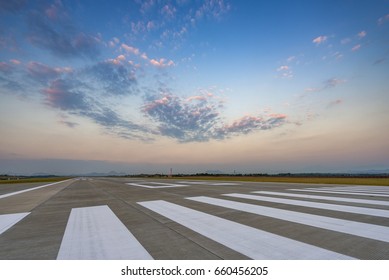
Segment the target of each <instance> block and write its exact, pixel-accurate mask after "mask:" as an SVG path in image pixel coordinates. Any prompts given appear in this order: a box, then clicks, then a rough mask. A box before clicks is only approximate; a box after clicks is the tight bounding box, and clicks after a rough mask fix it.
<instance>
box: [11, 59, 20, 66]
mask: <svg viewBox="0 0 389 280" xmlns="http://www.w3.org/2000/svg"><path fill="white" fill-rule="evenodd" d="M9 61H10V62H11V63H13V64H15V65H19V64H21V62H20V60H17V59H10V60H9Z"/></svg>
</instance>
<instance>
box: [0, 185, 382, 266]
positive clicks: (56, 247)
mask: <svg viewBox="0 0 389 280" xmlns="http://www.w3.org/2000/svg"><path fill="white" fill-rule="evenodd" d="M0 248H1V250H0V260H19V259H23V260H56V259H58V260H62V259H73V260H81V259H90V260H93V259H98V260H119V259H127V260H130V259H135V260H143V259H144V260H188V259H189V260H220V259H229V260H238V259H265V260H301V259H303V260H310V259H318V260H347V259H363V260H370V259H373V260H379V259H381V260H389V187H384V186H382V187H380V186H346V185H314V184H296V183H293V184H287V183H258V182H227V181H197V180H179V179H174V180H173V179H172V180H170V179H136V178H76V179H71V180H67V181H63V182H58V183H52V184H39V183H33V184H16V185H13V184H9V185H7V184H6V185H0Z"/></svg>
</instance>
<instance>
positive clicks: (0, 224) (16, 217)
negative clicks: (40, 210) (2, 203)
mask: <svg viewBox="0 0 389 280" xmlns="http://www.w3.org/2000/svg"><path fill="white" fill-rule="evenodd" d="M28 214H30V212H26V213H15V214H3V215H0V234H2V233H3V232H5V231H6V230H7V229H9V228H11V227H12V226H13V225H14V224H16V223H17V222H19V221H20V220H22V219H23V218H24V217H26V216H27V215H28Z"/></svg>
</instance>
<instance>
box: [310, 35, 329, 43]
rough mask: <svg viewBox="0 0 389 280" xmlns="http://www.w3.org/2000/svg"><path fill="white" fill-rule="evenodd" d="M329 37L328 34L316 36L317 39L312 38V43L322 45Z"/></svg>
mask: <svg viewBox="0 0 389 280" xmlns="http://www.w3.org/2000/svg"><path fill="white" fill-rule="evenodd" d="M327 39H328V37H327V36H319V37H316V38H315V39H313V40H312V43H314V44H316V45H320V44H322V43H324V42H326V41H327Z"/></svg>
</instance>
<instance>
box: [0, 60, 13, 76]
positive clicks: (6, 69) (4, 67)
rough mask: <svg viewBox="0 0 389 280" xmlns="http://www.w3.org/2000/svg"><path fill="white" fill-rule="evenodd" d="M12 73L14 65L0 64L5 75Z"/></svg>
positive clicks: (0, 70) (0, 68)
mask: <svg viewBox="0 0 389 280" xmlns="http://www.w3.org/2000/svg"><path fill="white" fill-rule="evenodd" d="M12 71H13V67H12V65H9V64H8V63H7V62H0V72H2V73H3V74H9V73H11V72H12Z"/></svg>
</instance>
